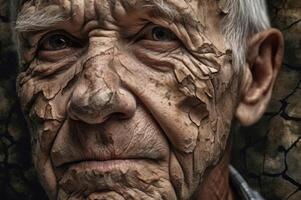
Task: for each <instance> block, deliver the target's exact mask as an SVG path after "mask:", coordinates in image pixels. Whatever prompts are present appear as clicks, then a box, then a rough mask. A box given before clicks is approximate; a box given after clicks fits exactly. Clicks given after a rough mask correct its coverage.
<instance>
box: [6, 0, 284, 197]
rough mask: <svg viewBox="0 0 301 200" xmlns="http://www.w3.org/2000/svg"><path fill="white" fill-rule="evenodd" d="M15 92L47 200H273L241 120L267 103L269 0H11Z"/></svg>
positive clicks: (278, 54)
mask: <svg viewBox="0 0 301 200" xmlns="http://www.w3.org/2000/svg"><path fill="white" fill-rule="evenodd" d="M10 9H11V17H12V23H11V26H12V29H13V35H14V36H13V37H14V40H15V43H16V49H17V51H18V55H19V59H20V67H19V69H18V75H17V78H16V91H17V96H18V101H19V103H20V106H21V110H22V113H23V114H24V117H25V119H26V124H27V127H28V129H29V131H30V137H31V151H32V159H33V164H34V168H35V171H36V173H37V176H38V179H39V182H40V184H41V185H42V187H43V189H44V190H45V192H46V193H47V196H48V198H49V199H50V200H67V199H70V200H82V199H87V200H131V199H134V200H136V199H137V200H140V199H141V200H142V199H143V200H148V199H150V200H151V199H154V200H159V199H166V200H176V199H178V200H240V199H241V200H263V197H261V195H260V194H259V193H258V192H257V191H255V190H254V189H251V187H250V186H249V185H248V184H247V182H246V181H245V180H244V179H243V178H242V176H241V175H240V174H239V173H238V171H236V169H235V168H234V167H232V166H231V165H230V155H231V149H232V146H233V145H232V144H233V135H232V134H231V131H230V130H231V129H232V127H233V126H235V125H236V124H240V125H242V126H250V125H253V124H254V123H256V122H257V121H258V120H259V119H260V118H261V117H262V116H263V115H264V113H265V112H266V109H267V107H268V105H269V102H270V99H271V96H272V91H273V88H274V85H275V83H276V78H277V75H278V72H279V71H280V68H281V66H282V60H283V54H284V40H283V36H282V33H281V32H280V31H279V30H277V29H274V28H271V25H270V19H269V15H268V11H267V6H266V2H265V0H13V1H12V2H11V6H10Z"/></svg>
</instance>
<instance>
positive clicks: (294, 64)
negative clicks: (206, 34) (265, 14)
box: [233, 0, 301, 200]
mask: <svg viewBox="0 0 301 200" xmlns="http://www.w3.org/2000/svg"><path fill="white" fill-rule="evenodd" d="M269 7H270V16H271V20H272V24H273V26H275V27H277V28H279V29H280V30H282V32H283V33H284V37H285V42H286V52H285V59H284V64H283V68H282V71H281V74H280V76H279V78H278V81H277V85H276V87H275V90H274V95H273V98H272V101H271V103H270V106H269V108H268V110H267V112H266V114H265V115H264V117H263V118H262V119H261V120H260V121H259V122H258V123H257V124H256V125H254V126H252V127H250V128H238V129H237V131H236V132H235V142H234V143H235V145H234V151H233V158H235V159H233V164H234V165H235V166H236V167H237V168H238V169H239V171H240V172H241V173H242V174H243V175H244V177H245V178H246V179H247V180H248V182H249V183H251V185H252V186H253V187H255V188H256V189H257V190H259V191H260V192H261V194H263V196H265V198H267V199H271V200H272V199H273V200H274V199H275V200H278V199H279V200H284V199H287V200H297V199H301V179H300V176H301V163H300V161H299V160H300V158H301V103H300V102H301V101H300V97H301V96H300V93H301V51H300V50H301V37H300V34H301V3H300V1H294V0H276V1H274V0H273V1H269Z"/></svg>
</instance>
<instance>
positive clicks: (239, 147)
mask: <svg viewBox="0 0 301 200" xmlns="http://www.w3.org/2000/svg"><path fill="white" fill-rule="evenodd" d="M267 1H268V5H269V12H270V18H271V21H272V24H273V26H274V27H276V28H278V29H280V30H281V31H282V32H283V34H284V37H285V42H286V51H285V60H284V64H283V67H282V71H281V73H280V76H279V78H278V81H277V84H276V87H275V90H274V95H273V98H272V101H271V103H270V106H269V109H268V110H267V112H266V113H265V115H264V117H263V118H262V119H261V120H260V121H259V122H258V123H257V124H255V125H254V126H252V127H248V128H240V127H238V128H237V129H236V130H233V132H234V133H233V134H234V148H233V156H232V164H233V165H234V166H235V167H236V168H237V169H238V170H239V171H240V172H241V173H242V175H243V176H244V177H245V178H246V180H247V181H248V182H249V183H250V184H251V186H252V187H254V188H256V189H257V190H258V191H259V192H260V193H261V194H262V195H263V196H264V197H265V198H266V199H267V200H301V1H300V0H267ZM8 4H9V0H0V199H2V200H23V199H24V200H41V199H47V197H46V196H45V193H44V192H43V190H42V189H41V186H40V185H39V183H38V181H37V179H36V174H35V171H34V169H33V165H32V162H31V156H30V137H29V133H28V131H27V128H26V124H25V122H24V119H23V117H22V114H21V112H20V108H19V105H18V101H17V99H16V94H15V78H16V73H17V66H18V61H17V54H16V52H15V47H14V44H13V42H12V40H11V36H12V34H11V31H10V26H9V23H10V19H9V5H8Z"/></svg>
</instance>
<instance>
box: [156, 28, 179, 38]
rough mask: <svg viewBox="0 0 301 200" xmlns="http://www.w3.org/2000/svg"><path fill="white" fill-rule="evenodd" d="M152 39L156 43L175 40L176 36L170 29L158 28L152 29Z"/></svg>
mask: <svg viewBox="0 0 301 200" xmlns="http://www.w3.org/2000/svg"><path fill="white" fill-rule="evenodd" d="M152 39H153V40H155V41H171V40H175V39H176V36H175V34H174V33H173V32H171V30H169V29H167V28H164V27H161V26H156V27H154V28H153V29H152Z"/></svg>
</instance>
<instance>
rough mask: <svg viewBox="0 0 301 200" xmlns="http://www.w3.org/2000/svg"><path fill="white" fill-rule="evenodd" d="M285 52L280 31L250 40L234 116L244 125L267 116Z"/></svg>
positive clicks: (263, 33)
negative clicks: (267, 109)
mask: <svg viewBox="0 0 301 200" xmlns="http://www.w3.org/2000/svg"><path fill="white" fill-rule="evenodd" d="M283 51H284V42H283V36H282V33H281V32H280V31H278V30H277V29H268V30H266V31H264V32H260V33H257V34H255V35H254V36H252V37H250V38H249V40H248V53H247V63H246V66H244V70H243V78H242V84H241V96H240V101H239V103H238V107H237V110H236V114H235V115H236V118H237V119H238V121H239V122H240V123H241V124H242V125H244V126H248V125H251V124H253V123H255V122H256V121H257V120H259V119H260V117H261V116H262V115H263V114H264V112H265V110H266V108H267V106H268V103H269V101H270V99H271V95H272V90H273V87H274V84H275V80H276V77H277V74H278V72H279V70H280V67H281V64H282V59H283Z"/></svg>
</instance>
